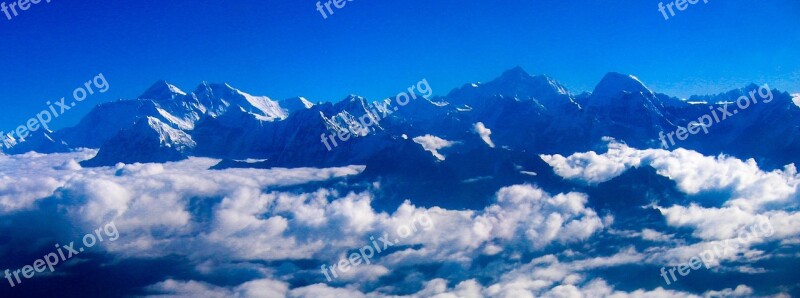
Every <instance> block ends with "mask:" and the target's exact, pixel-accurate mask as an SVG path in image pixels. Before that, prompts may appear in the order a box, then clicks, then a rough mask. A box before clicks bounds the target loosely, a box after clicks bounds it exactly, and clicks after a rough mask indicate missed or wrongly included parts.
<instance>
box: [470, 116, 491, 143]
mask: <svg viewBox="0 0 800 298" xmlns="http://www.w3.org/2000/svg"><path fill="white" fill-rule="evenodd" d="M472 130H473V131H474V132H475V133H477V134H478V135H480V136H481V139H482V140H483V141H484V142H486V145H489V148H494V143H493V142H492V139H491V138H490V136H491V135H492V130H491V129H488V128H486V126H485V125H483V122H478V123H475V124H473V125H472Z"/></svg>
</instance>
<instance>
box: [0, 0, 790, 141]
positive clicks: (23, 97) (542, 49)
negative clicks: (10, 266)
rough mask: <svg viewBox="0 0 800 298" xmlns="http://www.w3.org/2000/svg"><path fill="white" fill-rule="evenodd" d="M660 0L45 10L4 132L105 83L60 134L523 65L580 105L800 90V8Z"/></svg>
mask: <svg viewBox="0 0 800 298" xmlns="http://www.w3.org/2000/svg"><path fill="white" fill-rule="evenodd" d="M0 1H6V2H10V0H0ZM658 2H659V1H656V0H616V1H597V0H580V1H556V0H547V1H542V0H525V1H522V0H506V1H496V0H470V1H466V0H461V1H453V0H436V1H430V0H428V1H420V0H402V1H379V0H354V1H352V2H348V4H347V6H345V7H344V8H343V9H339V10H336V12H335V14H334V15H332V16H330V17H329V18H328V19H327V20H325V19H323V18H322V16H321V15H320V14H319V12H318V11H317V10H316V9H315V4H316V1H311V0H281V1H276V0H252V1H251V0H247V1H230V0H228V1H221V0H219V1H217V0H208V1H196V0H194V1H189V0H169V1H164V0H159V1H155V0H122V1H111V0H103V1H99V0H82V1H65V0H52V2H51V3H49V4H45V2H44V1H43V2H42V3H41V4H37V5H33V6H32V7H31V8H30V9H28V10H27V11H23V12H21V14H20V15H19V16H18V17H16V18H14V19H12V20H11V21H8V20H6V19H5V17H4V16H3V15H0V107H2V108H1V109H0V130H5V131H9V130H11V129H13V127H15V126H17V125H19V124H22V122H23V121H24V120H25V119H27V118H29V117H32V116H34V115H35V113H36V112H38V111H40V110H42V109H44V108H45V104H44V103H45V101H48V100H51V101H52V100H56V99H58V98H61V97H63V96H68V95H70V93H71V91H72V90H73V89H74V88H75V87H77V86H79V85H81V83H82V82H84V81H86V80H88V79H90V78H91V77H92V76H94V75H95V74H97V73H99V72H102V73H103V74H105V76H106V78H107V79H108V80H109V82H110V84H111V89H110V90H109V91H108V92H107V93H106V94H103V95H102V96H97V95H96V96H93V97H90V98H89V99H88V100H86V101H84V102H83V103H82V104H81V105H79V106H78V108H76V109H73V110H71V111H69V112H68V114H66V115H65V116H64V117H63V118H59V119H58V120H56V121H54V122H53V123H51V125H52V126H54V127H56V128H60V127H64V126H69V125H72V124H74V123H75V122H77V120H78V119H79V118H80V117H81V116H83V115H84V114H85V113H86V112H87V111H88V109H90V108H91V107H92V106H94V105H95V104H97V103H99V102H101V101H109V100H113V99H116V98H132V97H135V96H136V95H138V94H140V93H141V92H142V91H143V90H144V89H145V88H147V87H148V86H149V85H150V84H152V83H153V82H154V81H156V80H159V79H165V80H168V81H170V82H173V83H174V84H176V85H178V86H179V87H181V88H182V89H184V90H185V91H191V90H193V89H194V88H195V87H196V86H197V85H198V83H199V82H201V81H203V80H206V81H210V82H228V83H230V84H231V85H233V86H235V87H237V88H239V89H242V90H244V91H247V92H250V93H253V94H257V95H268V96H270V97H272V98H273V99H283V98H287V97H291V96H298V95H301V96H306V97H308V98H310V99H312V100H314V101H333V100H338V99H341V98H343V97H344V96H345V95H347V94H350V93H354V94H360V95H364V96H366V97H368V98H371V99H378V98H379V97H384V96H388V95H390V94H393V93H396V92H398V91H401V90H403V89H405V88H407V87H408V86H409V85H411V84H412V83H415V82H417V81H418V80H420V79H422V78H427V79H428V81H429V82H430V83H431V86H432V87H433V89H434V91H435V93H436V94H445V93H447V92H448V91H450V90H451V89H452V88H454V87H457V86H460V85H461V84H463V83H467V82H473V81H486V80H489V79H491V78H493V77H495V76H496V75H498V74H499V73H501V72H502V71H503V70H505V69H509V68H511V67H514V66H516V65H519V66H522V67H524V68H525V69H527V70H528V71H529V72H531V73H535V74H547V75H550V76H552V77H554V78H556V79H557V80H559V81H561V82H562V83H564V84H565V85H566V86H568V87H569V89H570V90H571V91H573V92H576V93H577V92H581V91H587V90H591V89H592V88H593V87H594V85H595V84H596V83H597V82H598V81H599V80H600V78H601V77H602V76H603V74H605V73H606V72H608V71H617V72H624V73H631V74H635V75H637V76H638V77H639V78H640V79H642V80H643V81H644V82H645V83H647V84H648V85H649V86H650V87H651V88H652V89H654V90H656V91H659V92H664V93H668V94H671V95H676V96H687V95H690V94H695V93H703V94H705V93H716V92H721V91H725V90H728V89H732V88H736V87H741V86H743V85H745V84H746V83H749V82H756V83H761V82H765V83H770V84H771V85H772V86H774V87H778V88H781V89H788V91H793V92H795V91H800V17H799V16H800V1H796V0H773V1H745V0H724V1H723V0H710V1H709V3H708V4H703V3H702V0H701V1H700V3H699V4H696V5H690V7H689V8H688V9H687V10H686V11H683V12H678V14H677V15H676V16H675V17H673V18H671V19H670V20H669V21H665V20H664V18H663V17H662V15H661V13H660V12H658V10H657V4H658Z"/></svg>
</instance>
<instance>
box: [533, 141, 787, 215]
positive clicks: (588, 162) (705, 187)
mask: <svg viewBox="0 0 800 298" xmlns="http://www.w3.org/2000/svg"><path fill="white" fill-rule="evenodd" d="M608 146H609V147H608V152H607V153H604V154H596V153H594V152H591V151H590V152H587V153H575V154H573V155H570V156H569V157H564V156H561V155H542V156H541V157H542V159H544V160H545V162H547V163H548V164H550V166H552V167H553V169H554V171H555V172H556V174H558V175H559V176H562V177H564V178H568V179H577V180H582V181H586V182H588V183H601V182H606V181H609V180H611V179H613V178H615V177H617V176H619V175H621V174H622V173H623V172H625V171H626V170H628V169H630V168H632V167H640V166H645V165H648V166H651V167H653V168H655V169H656V170H657V172H658V174H659V175H662V176H664V177H667V178H670V179H672V180H674V181H675V182H677V184H678V187H679V189H680V190H681V191H683V192H685V193H687V194H691V195H694V194H698V193H701V192H705V191H729V192H732V198H731V200H729V201H728V202H727V203H726V206H736V207H739V208H740V209H743V210H758V209H759V208H761V207H762V206H764V205H766V204H768V203H782V202H783V203H785V202H788V201H790V200H791V199H792V198H795V197H796V196H797V194H798V185H800V175H798V174H797V169H796V168H795V166H794V164H790V165H787V166H786V167H785V168H784V169H783V170H774V171H770V172H765V171H762V170H761V169H759V167H758V165H757V164H756V162H755V161H754V160H752V159H749V160H747V161H741V160H739V159H736V158H733V157H728V156H722V155H721V156H717V157H708V156H703V155H702V154H700V153H697V152H695V151H691V150H685V149H676V150H674V151H667V150H662V149H647V150H637V149H633V148H630V147H628V146H626V145H625V144H620V143H616V142H613V141H612V142H611V143H609V145H608Z"/></svg>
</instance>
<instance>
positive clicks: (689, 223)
mask: <svg viewBox="0 0 800 298" xmlns="http://www.w3.org/2000/svg"><path fill="white" fill-rule="evenodd" d="M608 146H609V148H608V151H607V152H605V153H596V152H586V153H575V154H573V155H570V156H561V155H542V158H543V159H544V160H545V161H546V162H547V163H548V164H550V165H551V166H552V167H553V170H554V171H555V173H556V174H557V175H559V176H561V177H563V178H565V179H569V180H574V181H577V182H580V183H584V184H586V185H588V186H592V185H597V184H600V183H603V182H607V181H610V180H612V179H614V178H615V177H618V176H620V175H622V174H623V173H624V172H625V171H627V170H629V169H631V168H639V167H652V168H654V169H655V170H656V171H657V173H658V174H659V175H661V176H664V177H666V178H668V179H670V180H671V181H674V182H675V184H676V187H677V189H678V190H679V191H681V192H683V193H684V194H686V195H687V196H693V195H698V194H703V193H708V192H714V193H722V194H724V195H725V196H726V197H727V199H726V200H724V202H723V203H722V204H719V205H718V206H713V205H709V204H697V203H691V204H687V205H668V206H660V205H658V204H653V205H651V206H641V207H642V208H651V209H653V210H656V211H657V212H660V214H662V215H663V217H664V219H665V223H666V225H667V226H668V227H669V228H670V229H666V230H663V231H657V230H653V229H634V228H631V227H617V226H615V225H614V222H615V218H614V214H613V213H607V212H603V213H600V212H599V210H593V209H592V208H591V207H590V205H589V204H588V202H589V200H590V199H591V198H590V197H589V195H587V194H586V193H582V192H578V191H573V192H565V193H549V192H547V191H545V190H543V189H541V188H539V187H538V186H536V185H534V184H520V185H509V186H507V187H504V188H501V189H499V190H497V192H496V194H495V198H494V201H493V203H492V204H490V205H488V206H486V207H485V208H483V209H479V210H469V209H465V210H448V209H443V208H439V207H430V208H423V207H419V206H415V205H414V204H413V198H411V199H410V200H408V201H406V202H404V203H403V204H402V205H400V206H398V207H397V208H396V210H393V211H391V212H378V211H376V210H375V209H374V208H373V203H374V198H375V197H376V195H375V194H376V192H380V191H381V190H380V186H379V185H376V186H375V187H372V188H369V189H366V190H363V191H343V189H345V188H342V187H339V186H340V185H345V184H347V183H348V180H347V179H348V178H350V177H355V176H358V175H359V174H360V173H362V172H363V171H364V169H365V168H364V167H363V166H349V167H340V168H328V169H316V168H298V169H268V170H264V169H227V170H209V168H210V167H211V166H213V165H214V164H216V163H217V162H219V161H218V160H214V159H207V158H190V159H188V160H185V161H181V162H173V163H166V164H134V165H122V164H120V165H118V166H116V167H101V168H82V167H81V166H80V165H79V164H78V162H79V161H82V160H86V159H88V158H91V157H92V156H93V155H94V154H96V151H93V150H84V151H79V152H74V153H66V154H36V153H29V154H24V155H15V156H7V155H0V232H3V233H4V235H5V237H7V238H8V239H9V240H7V241H5V242H2V244H0V255H9V254H14V253H21V254H24V252H25V251H37V250H41V249H43V248H45V247H50V246H52V245H53V243H55V241H56V240H57V239H62V238H63V239H70V238H69V237H70V234H75V233H80V232H81V231H90V230H91V229H92V228H94V227H97V226H100V225H102V224H103V223H106V222H110V221H114V222H115V223H116V226H117V227H118V229H119V232H120V238H119V239H118V240H116V241H115V242H112V243H108V244H106V245H104V246H103V247H102V248H98V249H99V250H102V251H103V254H104V255H105V257H103V258H97V259H94V260H92V259H88V260H86V261H87V262H101V263H103V265H107V266H124V265H120V264H124V263H125V261H126V260H146V259H151V260H152V259H157V260H160V259H168V258H172V259H177V260H180V261H179V262H180V263H181V266H184V267H185V270H186V271H187V272H191V273H190V274H185V275H183V276H177V275H175V274H172V273H166V272H160V271H159V268H153V269H152V270H151V272H149V273H148V274H150V275H152V276H155V277H157V281H156V282H153V283H149V284H144V285H142V286H141V293H144V295H151V296H157V297H201V296H202V297H283V296H286V297H703V296H705V297H723V296H724V297H731V296H741V297H750V296H754V295H755V294H754V289H753V288H754V285H749V284H746V283H742V284H738V285H734V286H730V287H725V288H722V287H717V286H715V285H713V284H712V285H708V288H707V289H706V290H704V291H701V292H696V291H695V293H692V292H688V291H682V290H676V289H669V288H666V287H665V286H663V285H659V284H658V282H659V281H660V279H661V277H660V276H658V272H657V270H653V271H652V274H651V276H638V278H640V279H650V280H653V281H654V282H653V283H649V284H650V285H651V286H649V287H644V286H643V287H636V286H633V287H632V286H623V287H622V288H623V289H618V288H617V287H616V286H615V285H616V284H617V283H616V282H614V283H612V282H610V281H609V280H608V278H607V277H606V276H604V274H603V272H607V271H605V270H610V269H613V268H626V266H643V265H644V266H647V265H651V266H653V267H654V268H660V267H661V266H664V265H670V264H672V265H674V264H677V263H680V262H684V261H685V260H686V259H688V258H690V257H692V256H694V255H697V254H698V253H699V252H701V251H703V250H705V249H707V248H708V247H711V246H713V245H715V244H716V243H719V242H721V241H725V240H728V239H733V238H735V237H736V232H737V231H738V229H740V228H743V227H746V226H748V225H752V224H755V223H757V222H758V221H759V220H764V219H766V220H769V221H770V222H771V223H772V225H773V226H774V229H775V234H774V235H773V236H772V237H769V238H768V239H760V240H759V241H756V242H752V243H749V244H748V245H747V246H746V247H743V248H742V251H741V252H740V253H738V254H734V255H729V256H726V258H724V259H721V260H719V262H720V269H718V270H720V271H726V270H732V271H738V272H750V273H752V274H757V273H759V272H762V273H763V272H765V271H768V270H769V269H766V268H760V267H757V266H755V265H754V264H756V262H759V261H764V260H769V259H774V258H781V257H787V252H788V254H789V256H788V257H791V258H795V259H796V258H797V246H798V245H800V211H798V208H797V207H798V185H800V175H798V173H797V170H796V168H795V167H794V166H793V165H788V166H786V167H785V168H784V169H781V170H773V171H764V170H761V169H760V168H759V167H758V165H757V164H756V163H755V162H754V161H753V160H746V161H742V160H739V159H736V158H733V157H727V156H703V155H701V154H699V153H697V152H694V151H689V150H684V149H676V150H673V151H667V150H660V149H649V150H638V149H634V148H630V147H628V146H626V145H625V144H621V143H617V142H615V141H613V140H611V141H609V145H608ZM322 182H326V183H325V184H315V183H322ZM309 185H320V186H319V187H313V188H312V189H311V190H309V188H308V186H309ZM299 186H306V187H302V188H301V187H299ZM451 199H457V198H451ZM421 214H427V215H428V216H430V217H431V219H432V220H433V222H434V223H435V228H434V229H431V230H429V231H428V230H426V231H419V232H417V233H414V234H413V235H411V236H410V237H408V238H405V239H403V240H402V241H400V243H398V244H397V246H396V247H395V248H393V249H392V250H391V251H388V252H386V253H384V254H382V255H381V256H380V258H379V259H377V260H374V261H373V262H372V263H371V264H364V265H361V266H357V267H353V268H352V269H351V270H350V271H349V272H346V273H343V274H342V276H341V277H340V278H339V279H338V280H337V281H335V282H333V283H326V281H325V278H324V276H323V275H322V274H321V273H320V269H319V265H321V264H326V263H331V262H334V261H336V260H339V259H342V258H346V257H347V254H348V252H352V251H353V250H355V249H358V248H359V247H361V246H363V245H364V244H365V243H367V242H368V241H369V239H370V237H372V236H374V237H375V238H377V237H379V236H381V235H384V234H386V233H390V234H391V233H393V232H394V231H396V230H397V228H398V227H400V226H403V225H407V224H408V223H410V222H412V221H413V219H414V218H415V217H417V216H419V215H421ZM26 222H42V223H41V224H40V225H41V227H37V228H35V229H33V228H21V227H20V223H26ZM45 222H48V223H52V224H48V223H45ZM677 230H682V231H688V236H681V235H678V234H677V232H676V231H677ZM62 234H65V235H62ZM608 237H616V238H620V239H624V240H625V241H628V239H637V240H636V241H637V242H636V243H639V244H633V243H634V241H631V242H630V244H620V245H618V246H616V247H615V249H612V250H600V249H593V247H594V246H595V244H594V243H597V241H600V240H599V239H604V238H608ZM30 239H39V240H40V241H29V240H30ZM41 239H49V240H53V242H50V241H41ZM625 243H627V242H625ZM641 243H646V244H647V245H641ZM768 243H772V244H774V245H777V246H778V247H780V248H781V249H778V250H770V251H766V250H764V248H763V245H765V244H768ZM760 245H761V246H760ZM18 261H19V263H25V262H27V261H29V260H18ZM16 262H17V261H16V260H14V261H8V262H5V263H4V264H3V265H6V266H9V267H13V266H15V265H17V264H16ZM0 269H4V268H0ZM59 272H60V273H61V274H71V273H73V272H71V271H70V268H69V267H65V268H60V269H59ZM131 274H134V273H131ZM220 276H236V278H227V279H224V278H220ZM37 278H38V277H37ZM42 278H48V277H46V276H45V277H42ZM690 278H691V277H690ZM23 286H24V285H23ZM773 294H774V295H782V293H781V292H780V291H778V292H775V293H771V294H770V295H773Z"/></svg>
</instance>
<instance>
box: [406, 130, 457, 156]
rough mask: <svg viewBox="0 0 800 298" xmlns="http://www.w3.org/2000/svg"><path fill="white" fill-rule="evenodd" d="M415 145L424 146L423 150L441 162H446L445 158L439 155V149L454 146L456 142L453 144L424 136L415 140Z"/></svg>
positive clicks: (430, 136)
mask: <svg viewBox="0 0 800 298" xmlns="http://www.w3.org/2000/svg"><path fill="white" fill-rule="evenodd" d="M413 140H414V142H415V143H417V144H420V145H422V149H425V151H428V152H430V153H431V154H433V156H434V157H436V158H437V159H439V160H444V159H445V156H444V155H442V154H441V153H439V149H444V148H447V147H450V146H453V144H455V142H451V141H448V140H445V139H442V138H440V137H437V136H433V135H424V136H420V137H416V138H414V139H413Z"/></svg>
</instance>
